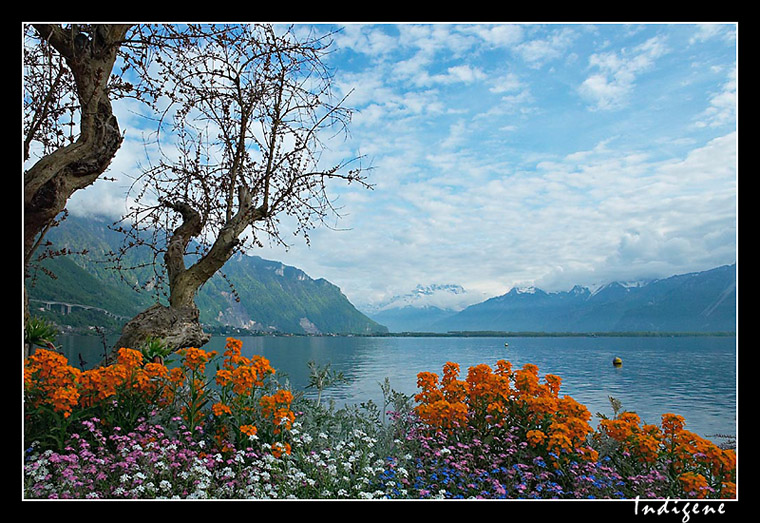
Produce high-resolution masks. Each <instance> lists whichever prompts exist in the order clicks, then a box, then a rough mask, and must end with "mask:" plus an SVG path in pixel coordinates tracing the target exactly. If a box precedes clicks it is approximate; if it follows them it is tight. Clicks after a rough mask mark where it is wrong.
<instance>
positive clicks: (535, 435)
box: [525, 430, 546, 447]
mask: <svg viewBox="0 0 760 523" xmlns="http://www.w3.org/2000/svg"><path fill="white" fill-rule="evenodd" d="M525 437H526V439H527V440H528V443H530V444H531V445H532V446H534V447H536V446H538V445H540V444H542V443H543V442H544V441H546V434H544V433H543V432H542V431H540V430H529V431H528V433H527V434H526V435H525Z"/></svg>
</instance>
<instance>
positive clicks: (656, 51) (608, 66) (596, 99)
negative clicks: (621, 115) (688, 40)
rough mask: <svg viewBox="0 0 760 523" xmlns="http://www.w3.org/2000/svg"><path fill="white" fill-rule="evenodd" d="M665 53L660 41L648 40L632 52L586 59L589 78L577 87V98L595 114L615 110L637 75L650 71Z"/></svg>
mask: <svg viewBox="0 0 760 523" xmlns="http://www.w3.org/2000/svg"><path fill="white" fill-rule="evenodd" d="M667 52H668V50H667V48H666V46H665V43H664V41H663V39H662V38H661V37H652V38H650V39H649V40H647V41H645V42H644V43H642V44H640V45H638V46H636V47H634V48H633V49H630V50H628V49H622V50H621V51H619V52H614V51H609V52H604V53H596V54H593V55H591V57H590V58H589V67H590V68H592V69H596V70H597V71H598V72H596V73H593V74H591V75H590V76H589V77H588V78H586V80H584V81H583V83H582V84H581V85H580V87H579V89H578V91H579V93H580V95H581V96H582V97H583V98H584V99H586V100H588V101H589V102H590V103H591V104H592V107H593V108H595V109H599V110H609V109H618V108H620V107H622V106H623V105H625V104H626V103H627V101H628V99H627V97H628V95H629V94H630V92H631V91H632V90H633V88H634V86H635V82H636V78H637V76H638V75H640V74H642V73H644V72H646V71H648V70H650V69H651V68H652V67H653V66H654V63H655V60H656V59H657V58H659V57H661V56H663V55H664V54H665V53H667Z"/></svg>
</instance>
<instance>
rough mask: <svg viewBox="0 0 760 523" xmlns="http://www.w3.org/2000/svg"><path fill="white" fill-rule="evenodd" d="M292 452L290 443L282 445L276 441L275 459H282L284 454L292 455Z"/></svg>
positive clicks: (273, 449)
mask: <svg viewBox="0 0 760 523" xmlns="http://www.w3.org/2000/svg"><path fill="white" fill-rule="evenodd" d="M290 452H291V448H290V444H289V443H280V442H279V441H276V442H275V443H274V444H273V445H272V455H273V456H274V457H275V458H280V457H282V455H283V453H284V454H290Z"/></svg>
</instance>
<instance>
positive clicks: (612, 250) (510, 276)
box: [69, 23, 738, 308]
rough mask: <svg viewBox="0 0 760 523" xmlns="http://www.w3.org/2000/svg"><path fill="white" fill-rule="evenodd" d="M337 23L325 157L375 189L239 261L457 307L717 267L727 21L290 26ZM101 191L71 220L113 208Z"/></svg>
mask: <svg viewBox="0 0 760 523" xmlns="http://www.w3.org/2000/svg"><path fill="white" fill-rule="evenodd" d="M338 28H339V29H340V32H338V33H337V34H336V35H335V36H334V44H333V53H332V54H331V55H330V56H329V58H328V60H327V64H328V65H329V66H330V67H331V68H332V70H333V72H334V77H335V78H334V82H335V89H336V94H338V95H339V96H341V95H343V94H347V93H348V92H350V91H351V96H350V97H349V98H348V101H347V105H348V106H350V107H352V108H353V109H355V111H356V112H355V114H354V117H353V120H352V124H351V127H350V131H351V136H350V139H349V140H348V141H340V142H335V143H331V144H330V150H329V151H327V152H326V155H325V156H326V160H327V161H328V162H329V161H330V160H331V159H337V158H345V157H349V156H353V155H355V154H362V155H364V156H365V157H366V159H367V160H368V161H369V162H371V164H372V166H373V169H372V170H371V172H370V178H369V181H370V182H371V183H373V184H374V186H375V187H374V189H373V190H371V191H367V190H364V189H361V188H359V187H358V186H355V185H352V186H350V187H347V188H346V187H342V186H336V187H334V190H333V194H335V195H337V196H338V200H337V202H338V205H339V206H341V208H342V215H343V216H342V218H341V219H340V220H339V221H338V222H337V223H335V224H334V225H335V229H331V228H326V227H323V228H320V229H318V230H316V231H314V232H313V233H312V234H311V245H310V246H307V245H306V244H305V243H304V242H302V241H300V240H298V239H294V240H293V242H292V246H291V248H290V249H288V250H284V249H281V248H268V247H267V248H264V249H263V250H260V251H257V252H252V253H251V254H256V255H259V256H261V257H263V258H268V259H275V260H281V261H283V262H284V263H286V264H289V265H294V266H297V267H299V268H301V269H303V270H305V271H306V272H307V273H308V274H309V275H310V276H311V277H313V278H326V279H327V280H329V281H331V282H333V283H334V284H336V285H338V286H339V287H341V289H342V290H343V292H344V293H345V294H346V295H347V296H348V298H349V299H350V300H351V301H352V302H353V303H354V304H355V305H357V306H359V307H360V308H363V307H367V306H370V305H371V304H373V303H378V302H381V301H383V300H385V299H387V298H388V297H390V296H393V295H396V294H404V293H406V292H409V291H410V290H412V289H413V288H414V287H415V286H416V285H418V284H422V285H428V284H434V283H436V284H458V285H461V286H463V287H464V288H465V289H466V290H467V291H468V293H467V294H466V295H465V296H464V299H465V301H466V302H468V303H472V302H476V301H481V300H482V299H484V298H488V297H491V296H495V295H498V294H502V293H504V292H507V291H509V289H510V288H512V287H513V286H529V285H535V286H538V287H541V288H543V289H545V290H549V291H552V290H568V289H570V288H571V287H572V286H573V285H575V284H581V285H597V284H600V283H605V282H608V281H611V280H632V279H641V278H652V277H664V276H669V275H672V274H678V273H684V272H691V271H697V270H705V269H709V268H712V267H715V266H718V265H722V264H727V263H734V262H735V261H736V252H737V226H738V223H737V194H738V179H737V154H738V151H737V149H738V145H737V73H738V70H737V67H738V64H737V26H736V25H735V24H702V25H696V24H642V25H639V24H514V25H510V24H495V23H494V24H490V23H489V24H461V25H458V24H449V23H445V24H444V23H435V24H411V23H404V24H398V25H396V24H346V25H343V26H338V25H330V26H327V25H317V26H307V25H305V24H302V25H299V26H297V28H296V29H297V30H298V31H306V30H308V29H316V30H318V31H322V30H333V29H338ZM129 137H130V135H129V130H127V138H128V140H127V142H126V143H125V146H124V147H123V148H122V151H120V152H119V155H118V156H117V159H116V161H115V162H114V165H113V167H112V169H111V170H112V171H113V172H114V173H117V174H118V172H119V170H120V169H121V170H124V171H126V170H128V169H129V165H130V162H131V161H132V160H131V158H132V156H131V155H132V152H134V151H137V150H138V148H139V144H138V143H137V142H138V140H136V141H135V142H134V144H132V143H131V142H129ZM106 185H109V184H96V185H95V186H93V188H92V189H88V190H87V191H81V193H82V194H78V195H77V196H75V198H73V199H72V202H71V205H70V206H69V207H70V209H71V211H72V212H74V213H77V212H78V213H86V212H92V211H94V210H98V212H101V213H102V212H105V211H106V209H107V208H108V202H111V201H112V202H113V203H114V204H115V205H116V206H117V207H118V205H119V204H120V205H121V207H123V202H121V203H120V202H119V196H118V194H108V195H106V194H104V193H103V191H114V190H115V189H114V188H113V184H111V186H110V187H106ZM87 193H89V194H87ZM90 202H93V203H90ZM465 304H467V303H464V302H462V303H459V304H458V305H460V306H462V305H465Z"/></svg>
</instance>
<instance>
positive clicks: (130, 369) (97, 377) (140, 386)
mask: <svg viewBox="0 0 760 523" xmlns="http://www.w3.org/2000/svg"><path fill="white" fill-rule="evenodd" d="M142 363H143V356H142V353H140V351H136V350H133V349H127V348H121V349H119V351H118V353H117V359H116V363H114V364H113V365H109V366H107V367H97V368H94V369H90V370H87V371H84V372H83V373H82V375H81V377H80V380H79V384H80V393H81V396H82V406H92V405H95V404H96V403H99V402H102V401H104V400H106V399H108V398H111V397H114V396H116V395H117V394H118V393H119V392H120V391H121V392H125V391H132V392H134V393H137V394H141V395H144V396H145V397H149V398H153V397H155V395H156V394H157V393H158V392H163V391H165V389H164V387H163V383H164V380H165V379H166V378H167V377H168V374H169V372H168V370H167V368H166V367H165V366H164V365H162V364H159V363H147V364H145V365H142ZM166 392H168V391H166ZM163 399H164V400H167V399H168V398H167V397H166V396H163Z"/></svg>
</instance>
